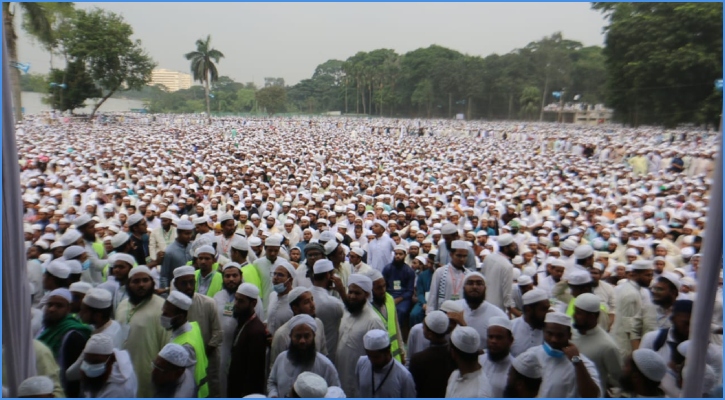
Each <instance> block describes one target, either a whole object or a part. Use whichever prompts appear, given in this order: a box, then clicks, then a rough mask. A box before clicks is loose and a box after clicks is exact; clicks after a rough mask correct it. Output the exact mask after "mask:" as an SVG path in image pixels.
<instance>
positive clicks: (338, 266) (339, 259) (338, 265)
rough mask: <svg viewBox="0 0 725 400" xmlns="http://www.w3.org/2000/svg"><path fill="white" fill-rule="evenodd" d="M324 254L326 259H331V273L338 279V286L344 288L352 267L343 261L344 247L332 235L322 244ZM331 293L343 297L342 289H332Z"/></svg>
mask: <svg viewBox="0 0 725 400" xmlns="http://www.w3.org/2000/svg"><path fill="white" fill-rule="evenodd" d="M324 250H325V255H326V256H327V259H328V260H330V261H332V265H333V267H334V268H335V269H334V271H333V275H334V276H335V277H337V278H339V279H340V283H341V285H340V287H341V288H343V289H344V288H345V287H346V286H347V281H348V279H350V274H351V273H352V267H351V266H350V264H348V263H346V262H345V248H344V247H343V245H342V244H340V243H338V241H337V239H336V238H335V236H334V235H333V237H332V239H331V240H330V241H328V242H326V243H325V244H324ZM330 294H331V295H333V296H335V297H338V296H340V298H341V299H344V297H343V296H344V291H339V290H336V291H332V292H331V293H330Z"/></svg>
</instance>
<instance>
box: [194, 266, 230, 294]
mask: <svg viewBox="0 0 725 400" xmlns="http://www.w3.org/2000/svg"><path fill="white" fill-rule="evenodd" d="M211 274H212V277H211V283H209V288H208V289H207V291H206V293H201V294H206V295H207V296H209V297H214V295H215V294H217V292H219V291H220V290H222V286H223V285H224V278H223V277H222V274H221V273H220V272H217V271H214V270H213V269H212V271H211ZM194 277H195V278H196V286H195V288H194V291H195V292H197V293H198V292H199V281H200V280H201V270H200V269H197V270H196V272H194Z"/></svg>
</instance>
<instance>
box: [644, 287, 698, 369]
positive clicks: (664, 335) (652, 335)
mask: <svg viewBox="0 0 725 400" xmlns="http://www.w3.org/2000/svg"><path fill="white" fill-rule="evenodd" d="M692 305H693V302H692V300H677V301H675V302H674V304H673V305H672V314H671V315H670V321H671V327H670V328H663V329H658V330H655V331H652V332H649V333H646V334H645V335H644V336H643V337H642V343H641V345H640V347H641V348H643V349H652V350H654V351H655V352H657V354H659V355H660V357H662V359H663V360H670V359H672V352H673V349H676V348H677V346H678V345H679V344H680V343H682V342H684V341H686V340H688V339H689V337H690V320H691V316H692Z"/></svg>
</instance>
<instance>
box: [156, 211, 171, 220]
mask: <svg viewBox="0 0 725 400" xmlns="http://www.w3.org/2000/svg"><path fill="white" fill-rule="evenodd" d="M159 218H161V219H172V220H173V219H174V214H173V213H171V212H169V211H165V212H162V213H161V215H160V216H159Z"/></svg>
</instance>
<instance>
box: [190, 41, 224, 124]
mask: <svg viewBox="0 0 725 400" xmlns="http://www.w3.org/2000/svg"><path fill="white" fill-rule="evenodd" d="M210 42H211V35H207V36H206V40H202V39H199V40H197V41H196V51H192V52H191V53H187V54H184V57H186V59H187V60H190V61H191V72H192V74H193V75H194V80H195V81H199V82H202V83H204V91H205V93H206V114H207V118H208V122H209V124H210V125H211V105H210V102H209V82H210V81H211V82H216V81H217V80H219V73H218V72H217V69H216V65H214V63H218V62H219V60H220V59H221V58H224V54H222V52H221V51H219V50H217V49H212V48H211V43H210ZM212 60H213V62H212Z"/></svg>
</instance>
